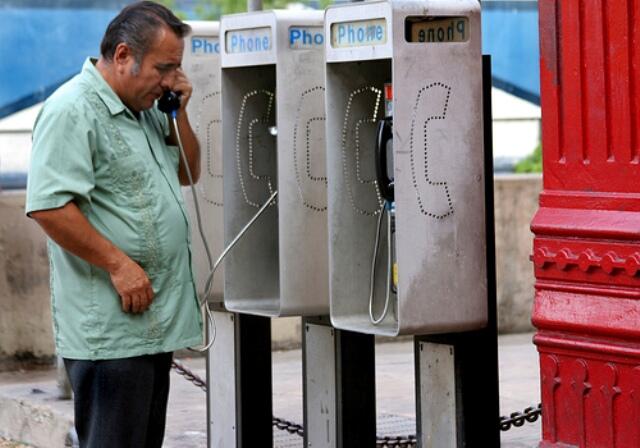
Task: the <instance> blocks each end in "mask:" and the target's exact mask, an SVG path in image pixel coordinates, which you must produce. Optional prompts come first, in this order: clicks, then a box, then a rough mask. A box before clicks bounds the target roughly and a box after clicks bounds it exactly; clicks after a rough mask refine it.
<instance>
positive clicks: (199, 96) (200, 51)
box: [182, 21, 224, 302]
mask: <svg viewBox="0 0 640 448" xmlns="http://www.w3.org/2000/svg"><path fill="white" fill-rule="evenodd" d="M187 23H188V24H189V25H190V26H191V33H190V34H189V35H188V36H187V37H186V38H185V45H184V55H183V60H182V66H183V68H184V71H185V73H186V75H187V77H188V78H189V80H190V81H191V83H192V85H193V93H192V97H191V100H190V101H189V104H188V105H187V113H188V115H189V118H190V120H191V124H192V126H193V129H194V132H195V133H196V136H197V138H198V142H199V143H200V157H201V159H200V166H201V167H202V171H201V176H200V181H199V182H198V184H197V185H195V189H196V192H197V194H198V198H199V206H200V214H201V217H200V219H201V220H202V223H203V224H204V225H203V227H202V229H203V232H204V234H205V237H206V239H207V242H208V246H209V248H208V250H210V251H211V253H210V254H207V247H206V246H205V245H204V244H202V242H201V238H200V236H199V235H198V226H197V225H196V224H197V219H198V216H197V215H196V212H195V204H194V200H193V195H192V193H191V189H190V188H184V190H183V193H184V197H185V202H186V204H187V210H188V211H189V217H190V220H191V234H192V235H191V240H192V241H193V244H192V252H193V267H194V270H195V277H196V289H197V291H198V295H199V296H202V295H203V294H204V292H205V282H206V280H207V277H208V276H209V272H210V269H211V268H210V263H209V260H208V258H209V257H211V258H212V259H213V260H215V257H217V256H218V254H220V253H221V252H222V249H223V248H224V246H223V231H222V228H223V226H222V225H223V222H222V206H223V200H222V148H221V145H220V141H221V140H220V137H219V135H220V132H221V121H220V41H219V38H218V32H219V23H218V22H210V21H189V22H187ZM223 272H224V267H223V266H220V268H218V270H217V271H216V275H215V277H214V279H213V287H212V289H211V292H210V293H209V300H210V301H211V300H213V301H215V302H222V285H223V281H222V279H223Z"/></svg>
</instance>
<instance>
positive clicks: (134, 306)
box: [110, 257, 153, 313]
mask: <svg viewBox="0 0 640 448" xmlns="http://www.w3.org/2000/svg"><path fill="white" fill-rule="evenodd" d="M110 275H111V283H113V286H114V288H115V289H116V291H118V294H119V295H120V300H121V302H122V311H124V312H125V313H129V312H132V313H142V312H144V311H146V310H147V309H148V308H149V305H151V302H152V300H153V288H152V287H151V281H150V280H149V277H147V274H146V273H145V272H144V270H143V269H142V268H141V267H140V265H138V264H137V263H136V262H135V261H133V260H131V259H130V258H128V257H126V258H125V259H124V260H123V262H122V263H120V264H119V266H118V267H117V268H116V269H115V270H114V271H113V272H110Z"/></svg>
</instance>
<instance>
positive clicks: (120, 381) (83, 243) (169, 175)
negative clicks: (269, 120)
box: [26, 1, 202, 448]
mask: <svg viewBox="0 0 640 448" xmlns="http://www.w3.org/2000/svg"><path fill="white" fill-rule="evenodd" d="M188 31H189V27H188V25H185V24H184V23H182V22H181V21H180V20H179V19H177V18H176V17H175V16H174V15H173V14H172V13H171V12H170V11H169V10H168V9H166V8H165V7H163V6H160V5H158V4H155V3H152V2H146V1H143V2H139V3H134V4H132V5H129V6H127V7H126V8H124V9H123V10H122V11H121V12H120V14H119V15H118V16H117V17H116V18H115V19H113V21H112V22H111V23H110V24H109V26H108V28H107V30H106V32H105V35H104V38H103V40H102V44H101V48H100V51H101V57H100V58H99V59H98V60H97V61H96V60H93V59H88V60H87V61H86V62H85V64H84V67H83V68H82V72H81V73H80V74H79V75H77V76H76V77H74V78H73V79H72V80H70V81H69V82H67V83H66V84H65V85H63V86H62V87H61V88H60V89H58V90H57V91H56V92H55V93H54V94H53V95H52V96H51V97H50V98H49V99H48V100H47V101H46V103H45V105H44V107H43V109H42V112H41V113H40V115H39V116H38V119H37V121H36V125H35V128H34V134H33V153H32V158H31V160H32V161H31V168H30V173H29V180H28V187H27V205H26V212H27V214H28V215H29V216H31V217H32V218H34V219H35V220H36V221H37V222H38V224H40V226H42V228H43V229H44V231H45V232H46V234H47V235H48V236H49V256H50V261H51V302H52V311H53V321H54V330H55V331H54V332H55V341H56V347H57V351H58V354H59V355H60V356H62V357H63V358H64V360H65V367H66V369H67V372H68V374H69V379H70V382H71V386H72V388H73V391H74V396H75V424H76V430H77V433H78V437H79V439H80V443H81V446H88V447H92V448H93V447H159V446H161V445H162V440H163V437H164V427H165V419H166V404H167V398H168V390H169V369H170V365H171V359H172V352H173V351H174V350H177V349H181V348H184V347H187V346H193V345H198V344H200V343H201V325H202V323H201V320H200V314H199V312H198V304H197V297H196V292H195V286H194V282H193V275H192V270H191V254H190V249H189V242H190V241H189V229H188V222H187V212H186V211H185V207H184V202H183V199H182V197H181V192H180V185H185V184H187V183H188V179H187V175H186V167H185V166H184V165H183V163H182V161H181V159H180V157H179V153H178V148H177V147H175V146H173V145H175V143H176V141H177V140H176V135H175V129H173V125H172V124H171V123H170V121H169V120H168V118H167V117H166V116H165V115H164V114H163V113H161V112H160V111H158V109H157V108H156V107H154V104H155V102H156V100H157V99H158V98H159V97H160V96H161V95H162V93H163V92H164V91H166V90H174V91H178V92H180V93H181V104H180V108H179V110H178V112H177V122H178V128H179V132H180V135H181V137H182V142H183V144H184V149H185V153H186V156H187V159H188V163H189V167H190V169H191V172H192V174H193V178H194V180H197V179H198V177H199V173H200V166H199V160H200V153H199V147H198V143H197V140H196V137H195V135H194V133H193V130H192V129H191V126H190V124H189V121H188V118H187V114H186V112H185V110H186V105H187V102H188V101H189V97H190V95H191V91H192V87H191V84H190V83H189V81H188V79H187V78H186V76H185V74H184V73H183V71H182V70H181V68H180V64H181V61H182V53H183V46H184V42H183V37H184V36H185V34H186V33H187V32H188Z"/></svg>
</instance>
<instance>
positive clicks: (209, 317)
mask: <svg viewBox="0 0 640 448" xmlns="http://www.w3.org/2000/svg"><path fill="white" fill-rule="evenodd" d="M171 119H172V120H173V128H174V130H175V132H176V139H177V140H178V148H180V156H181V157H182V163H183V164H184V167H185V172H186V173H187V179H188V180H189V186H190V188H191V194H192V196H193V205H194V208H195V212H196V222H197V224H198V232H199V233H200V237H201V238H202V245H203V246H204V250H205V252H206V254H207V263H208V264H209V275H208V276H207V280H206V282H205V287H204V294H203V295H202V298H201V299H200V301H199V304H200V308H202V309H203V310H204V314H205V315H206V316H207V321H208V322H209V325H210V326H211V330H212V332H213V337H211V338H210V339H209V340H207V339H208V338H207V336H205V344H204V346H203V347H195V348H190V350H193V351H197V352H206V351H207V350H209V349H210V348H211V346H213V343H214V342H215V340H216V326H215V322H214V319H213V315H212V314H211V310H210V309H209V305H208V303H207V298H208V297H209V294H210V293H211V288H212V287H213V275H214V274H215V272H216V270H217V269H218V266H220V264H221V263H222V261H223V260H224V258H225V257H226V256H227V254H228V253H229V252H230V251H231V249H233V247H234V246H235V245H236V244H237V243H238V241H240V239H241V238H242V237H243V236H244V234H245V233H246V232H247V230H249V228H250V227H251V226H252V225H253V223H254V222H255V221H256V220H257V219H258V218H259V217H260V215H262V213H263V212H264V211H265V210H266V209H267V207H269V205H270V204H271V202H273V200H274V199H275V198H276V196H277V195H278V191H277V190H276V191H274V192H273V194H272V195H271V196H270V197H269V199H267V201H266V202H265V203H264V205H263V206H262V207H260V210H258V212H257V213H256V214H255V215H254V216H253V218H251V220H250V221H249V222H248V223H247V224H246V225H245V226H244V227H243V228H242V230H240V232H239V233H238V234H237V235H236V237H235V238H234V239H233V241H231V243H229V245H228V246H227V247H225V249H224V250H223V251H222V254H220V256H219V257H218V259H217V260H216V262H215V263H214V262H213V257H212V256H211V250H210V249H209V243H208V242H207V237H206V236H205V233H204V230H203V226H202V216H201V214H200V204H199V202H198V195H197V193H196V188H195V186H194V184H193V176H192V175H191V170H190V169H189V163H188V160H187V155H186V154H185V152H184V148H183V146H182V139H181V138H180V131H179V130H178V122H177V120H176V112H175V111H174V112H171ZM207 334H208V333H207Z"/></svg>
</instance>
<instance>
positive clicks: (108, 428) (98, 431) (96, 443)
mask: <svg viewBox="0 0 640 448" xmlns="http://www.w3.org/2000/svg"><path fill="white" fill-rule="evenodd" d="M172 359H173V353H161V354H157V355H147V356H137V357H134V358H123V359H110V360H102V361H86V360H74V359H65V360H64V364H65V367H66V369H67V374H68V375H69V382H70V383H71V388H72V389H73V394H74V411H75V426H76V431H77V433H78V439H79V440H80V447H81V448H103V447H104V448H129V447H132V448H142V447H147V448H156V447H157V448H159V447H161V446H162V440H163V438H164V427H165V422H166V414H167V400H168V398H169V370H170V369H171V361H172Z"/></svg>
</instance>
